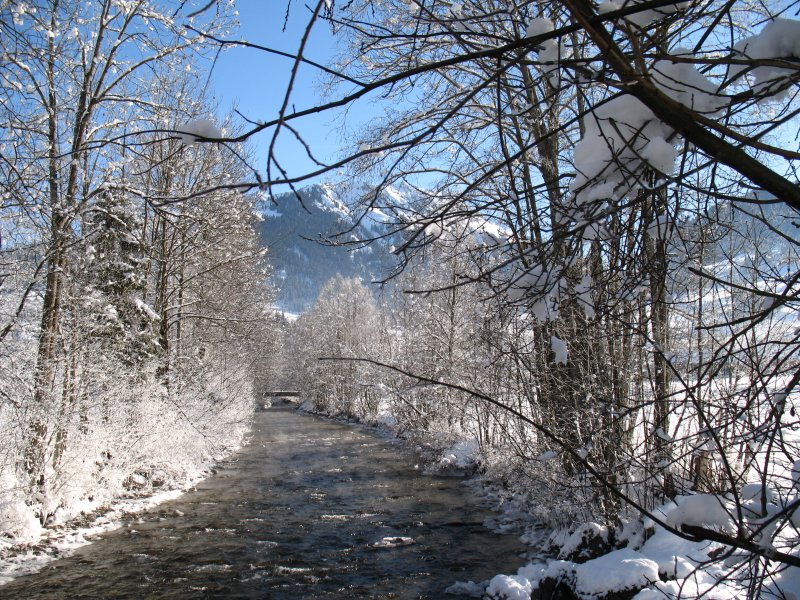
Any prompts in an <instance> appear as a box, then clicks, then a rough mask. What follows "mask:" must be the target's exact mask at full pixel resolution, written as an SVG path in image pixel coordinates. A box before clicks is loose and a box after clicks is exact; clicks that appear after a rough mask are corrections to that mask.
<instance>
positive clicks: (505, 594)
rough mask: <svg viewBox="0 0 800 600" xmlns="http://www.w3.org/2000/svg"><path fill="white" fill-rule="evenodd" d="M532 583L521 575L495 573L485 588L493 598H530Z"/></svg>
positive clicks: (506, 599)
mask: <svg viewBox="0 0 800 600" xmlns="http://www.w3.org/2000/svg"><path fill="white" fill-rule="evenodd" d="M532 592H533V585H532V584H531V582H530V580H529V579H528V578H527V577H524V576H523V575H495V576H494V577H493V578H492V580H491V581H490V582H489V586H488V587H487V588H486V595H487V596H489V597H490V598H492V599H493V600H494V599H496V600H530V597H531V593H532Z"/></svg>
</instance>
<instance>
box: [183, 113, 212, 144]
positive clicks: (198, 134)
mask: <svg viewBox="0 0 800 600" xmlns="http://www.w3.org/2000/svg"><path fill="white" fill-rule="evenodd" d="M176 132H177V134H178V137H179V138H180V140H181V142H183V143H184V144H185V145H187V146H191V145H192V144H194V143H196V142H202V141H205V140H209V139H211V140H213V139H219V138H221V137H222V131H221V130H220V129H219V128H218V127H217V125H216V123H214V121H212V120H211V119H193V120H191V121H189V122H188V123H186V124H185V125H182V126H181V127H178V128H177V129H176Z"/></svg>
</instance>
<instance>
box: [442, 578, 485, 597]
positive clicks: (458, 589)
mask: <svg viewBox="0 0 800 600" xmlns="http://www.w3.org/2000/svg"><path fill="white" fill-rule="evenodd" d="M487 585H488V582H486V581H482V582H480V583H475V582H474V581H456V582H455V583H454V584H453V585H451V586H450V587H447V588H445V590H444V593H445V594H452V595H454V596H469V597H470V598H483V593H484V591H485V590H486V586H487Z"/></svg>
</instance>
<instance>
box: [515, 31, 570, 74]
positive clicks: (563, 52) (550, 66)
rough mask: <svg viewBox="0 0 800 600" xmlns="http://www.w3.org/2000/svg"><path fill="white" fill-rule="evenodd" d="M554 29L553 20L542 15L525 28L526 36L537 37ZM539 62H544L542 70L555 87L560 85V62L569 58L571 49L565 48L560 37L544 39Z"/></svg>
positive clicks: (539, 50) (539, 49) (538, 49)
mask: <svg viewBox="0 0 800 600" xmlns="http://www.w3.org/2000/svg"><path fill="white" fill-rule="evenodd" d="M552 31H554V25H553V22H552V21H551V20H550V19H547V18H544V17H540V18H537V19H532V20H531V21H530V23H528V26H527V28H526V29H525V37H536V36H539V35H545V34H547V33H551V32H552ZM537 52H538V54H539V62H540V63H541V64H542V67H541V69H542V72H543V73H544V75H545V76H546V77H547V78H548V80H549V81H550V84H551V85H552V86H553V87H558V64H559V63H560V62H561V60H562V59H566V58H569V51H568V50H567V49H566V48H565V46H564V44H563V43H562V42H561V40H560V39H558V40H544V41H543V42H542V43H541V45H540V46H539V47H538V48H537Z"/></svg>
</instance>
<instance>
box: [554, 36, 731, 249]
mask: <svg viewBox="0 0 800 600" xmlns="http://www.w3.org/2000/svg"><path fill="white" fill-rule="evenodd" d="M687 53H688V50H685V49H681V48H677V49H675V50H674V55H675V57H679V56H681V55H685V54H687ZM651 77H652V82H653V83H654V84H655V86H656V87H657V88H658V89H659V90H660V91H662V92H663V93H664V94H665V95H667V96H669V97H670V98H672V99H673V100H675V101H676V102H680V103H681V104H683V105H684V106H686V107H687V108H690V109H692V110H695V111H698V112H700V113H704V114H714V113H716V112H717V111H719V110H720V109H721V108H722V107H723V105H724V103H725V100H724V98H722V97H720V96H719V95H718V94H717V88H716V86H715V85H714V84H713V83H712V82H711V81H709V80H708V79H707V78H706V77H705V76H704V75H703V74H702V73H700V72H699V71H698V70H697V69H695V67H694V66H693V65H691V64H685V63H681V62H677V60H676V59H672V58H667V59H663V60H659V61H657V62H656V63H655V64H654V65H653V69H652V71H651ZM675 137H676V136H675V132H674V131H673V130H672V129H671V128H670V127H668V126H667V125H665V124H664V123H662V122H661V121H660V120H659V119H657V118H656V116H655V115H654V114H653V112H652V111H651V110H650V109H649V108H648V107H647V106H645V105H644V104H643V103H642V102H640V101H639V100H638V99H636V98H634V97H633V96H630V95H626V94H623V95H619V96H615V97H612V98H611V99H609V100H607V101H605V102H604V103H602V104H600V105H599V106H597V107H596V108H595V109H594V110H593V111H591V113H590V115H589V118H588V119H587V120H586V132H585V135H584V136H583V138H582V139H581V141H580V142H579V143H578V144H577V146H576V147H575V153H574V160H575V168H576V171H577V173H578V174H577V176H576V177H575V179H573V181H572V183H571V185H570V190H571V191H572V192H574V193H575V200H576V204H577V205H578V206H581V205H583V204H585V203H588V202H593V201H597V200H619V199H621V198H622V197H624V196H626V195H628V194H631V193H635V192H636V191H637V190H639V189H641V188H642V187H644V186H646V185H652V184H651V183H650V182H647V181H645V180H644V170H645V168H648V167H649V168H650V169H652V170H653V171H655V172H656V173H659V174H662V175H663V176H667V177H668V176H670V175H671V174H672V173H673V172H674V170H675V161H676V159H677V157H678V150H677V148H676V143H677V140H676V139H675ZM585 231H586V234H587V235H593V234H594V233H596V232H595V231H594V229H592V228H589V227H587V228H586V230H585Z"/></svg>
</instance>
